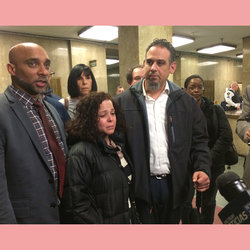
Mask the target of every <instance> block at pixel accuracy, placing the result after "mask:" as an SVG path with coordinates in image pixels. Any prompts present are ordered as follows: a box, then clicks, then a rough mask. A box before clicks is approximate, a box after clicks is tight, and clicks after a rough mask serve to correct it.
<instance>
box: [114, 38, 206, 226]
mask: <svg viewBox="0 0 250 250" xmlns="http://www.w3.org/2000/svg"><path fill="white" fill-rule="evenodd" d="M143 66H144V67H143V68H144V78H143V79H142V80H140V81H139V82H137V83H136V84H135V85H133V86H132V87H130V88H129V89H128V90H126V91H124V92H123V93H121V94H120V95H119V96H117V101H118V104H119V105H120V107H121V108H122V109H123V111H124V114H125V119H126V122H127V125H128V131H127V134H126V141H127V144H126V145H127V146H126V147H127V151H128V152H129V153H130V156H131V158H132V161H133V164H134V166H135V197H136V201H137V209H138V212H139V215H140V219H141V221H142V223H171V224H172V223H179V222H180V218H181V214H182V209H183V205H184V203H185V201H186V200H187V199H188V196H189V192H190V190H191V189H190V187H191V186H190V185H193V186H194V187H195V189H196V190H198V191H201V192H202V191H205V190H207V189H208V188H209V183H210V180H209V176H210V166H211V158H210V154H209V149H208V146H207V142H208V137H207V131H206V125H205V121H204V118H203V115H202V112H201V110H200V109H199V107H198V106H197V104H196V101H195V100H194V99H193V98H192V97H191V96H189V95H188V94H187V93H185V92H184V90H182V89H181V88H180V87H179V86H177V85H175V84H174V83H172V82H170V81H169V80H168V76H169V74H173V73H174V72H175V69H176V62H175V50H174V47H173V46H172V44H171V43H169V42H168V41H167V40H166V39H157V40H155V41H153V42H152V43H151V44H150V45H149V46H148V48H147V49H146V54H145V60H144V64H143ZM190 161H191V162H192V164H189V162H190Z"/></svg>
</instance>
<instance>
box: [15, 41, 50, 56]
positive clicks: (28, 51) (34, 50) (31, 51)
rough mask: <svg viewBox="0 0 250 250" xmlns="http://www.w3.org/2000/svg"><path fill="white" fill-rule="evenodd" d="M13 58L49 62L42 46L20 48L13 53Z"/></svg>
mask: <svg viewBox="0 0 250 250" xmlns="http://www.w3.org/2000/svg"><path fill="white" fill-rule="evenodd" d="M12 54H13V57H14V58H16V59H22V60H27V59H29V58H32V59H35V58H36V59H37V60H41V59H42V60H48V59H49V57H48V54H47V52H46V51H45V50H44V49H43V48H42V47H40V46H22V45H20V46H18V47H16V48H15V49H14V50H13V51H12Z"/></svg>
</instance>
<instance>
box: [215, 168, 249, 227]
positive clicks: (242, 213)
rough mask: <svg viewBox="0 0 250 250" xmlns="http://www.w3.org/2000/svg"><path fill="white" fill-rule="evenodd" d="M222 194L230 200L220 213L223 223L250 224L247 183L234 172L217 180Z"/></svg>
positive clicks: (222, 175)
mask: <svg viewBox="0 0 250 250" xmlns="http://www.w3.org/2000/svg"><path fill="white" fill-rule="evenodd" d="M216 183H217V186H218V189H219V192H220V194H221V195H222V196H223V197H224V198H225V199H226V200H227V201H228V202H229V203H228V204H227V205H226V206H225V207H224V208H223V209H222V210H221V211H220V212H219V214H218V216H219V218H220V219H221V221H222V223H223V224H250V195H249V193H248V191H247V187H246V184H245V183H244V182H243V180H242V179H241V178H240V177H239V176H238V175H237V174H236V173H234V172H230V171H229V172H226V173H224V174H221V175H220V176H219V177H218V178H217V180H216Z"/></svg>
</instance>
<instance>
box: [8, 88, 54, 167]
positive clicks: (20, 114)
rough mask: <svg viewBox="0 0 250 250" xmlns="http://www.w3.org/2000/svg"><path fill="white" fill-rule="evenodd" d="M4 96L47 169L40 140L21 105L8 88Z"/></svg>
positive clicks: (46, 161)
mask: <svg viewBox="0 0 250 250" xmlns="http://www.w3.org/2000/svg"><path fill="white" fill-rule="evenodd" d="M5 95H6V97H7V99H8V100H9V102H10V108H11V109H12V110H13V112H14V113H15V115H16V117H17V118H18V120H19V121H20V123H21V125H22V127H23V129H24V130H26V132H27V134H28V135H29V137H30V140H31V141H32V143H33V145H34V147H35V148H36V149H37V152H38V154H40V156H41V157H42V159H43V160H44V162H45V164H46V165H47V167H48V168H49V163H48V160H47V158H46V156H45V154H44V151H43V148H42V145H41V143H40V139H39V137H38V135H37V132H36V130H35V128H34V126H33V124H32V123H31V121H30V119H29V117H28V116H27V113H26V111H25V110H24V108H23V106H22V104H21V103H20V102H19V101H18V100H17V98H16V97H15V96H14V95H13V94H12V92H11V90H10V89H9V88H8V89H7V90H6V91H5Z"/></svg>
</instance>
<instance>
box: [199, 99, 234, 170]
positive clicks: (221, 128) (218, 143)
mask: <svg viewBox="0 0 250 250" xmlns="http://www.w3.org/2000/svg"><path fill="white" fill-rule="evenodd" d="M200 107H201V110H202V112H203V113H204V115H205V117H206V120H207V130H208V135H209V141H208V146H209V148H210V150H211V154H212V161H213V167H217V168H218V167H224V165H225V153H226V152H227V151H228V149H229V146H230V145H231V144H232V141H233V135H232V130H231V127H230V124H229V122H228V120H227V117H226V115H225V112H224V110H223V109H222V108H221V107H220V106H219V105H215V104H214V103H213V102H212V101H211V100H209V99H207V98H206V97H202V103H201V106H200Z"/></svg>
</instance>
